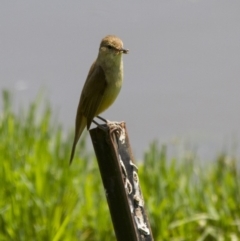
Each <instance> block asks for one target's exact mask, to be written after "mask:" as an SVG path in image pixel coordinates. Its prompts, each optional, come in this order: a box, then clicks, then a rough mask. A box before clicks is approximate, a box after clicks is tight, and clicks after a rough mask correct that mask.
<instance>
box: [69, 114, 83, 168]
mask: <svg viewBox="0 0 240 241" xmlns="http://www.w3.org/2000/svg"><path fill="white" fill-rule="evenodd" d="M78 124H79V123H76V129H75V137H74V141H73V145H72V151H71V156H70V161H69V165H71V163H72V160H73V157H74V153H75V148H76V145H77V142H78V140H79V138H80V136H81V135H82V132H83V130H84V128H85V127H86V124H87V121H86V119H85V118H82V119H81V123H80V125H78Z"/></svg>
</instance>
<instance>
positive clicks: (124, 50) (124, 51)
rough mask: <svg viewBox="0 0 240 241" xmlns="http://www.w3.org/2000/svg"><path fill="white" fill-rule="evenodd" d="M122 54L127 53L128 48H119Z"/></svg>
mask: <svg viewBox="0 0 240 241" xmlns="http://www.w3.org/2000/svg"><path fill="white" fill-rule="evenodd" d="M120 51H121V52H122V53H123V54H127V53H128V52H129V49H121V50H120Z"/></svg>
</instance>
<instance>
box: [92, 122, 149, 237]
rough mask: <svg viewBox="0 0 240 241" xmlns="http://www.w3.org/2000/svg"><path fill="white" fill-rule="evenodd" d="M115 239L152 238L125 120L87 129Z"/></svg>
mask: <svg viewBox="0 0 240 241" xmlns="http://www.w3.org/2000/svg"><path fill="white" fill-rule="evenodd" d="M90 135H91V138H92V143H93V146H94V149H95V153H96V156H97V160H98V166H99V169H100V173H101V177H102V181H103V185H104V188H105V193H106V198H107V201H108V206H109V209H110V213H111V218H112V222H113V226H114V230H115V234H116V237H117V240H118V241H153V237H152V232H151V228H150V225H149V222H148V218H147V215H146V212H145V210H144V201H143V196H142V192H141V189H140V184H139V178H138V168H137V166H136V165H135V164H134V161H133V156H132V152H131V148H130V144H129V139H128V134H127V130H126V125H125V123H124V122H121V123H119V122H117V123H112V122H110V123H107V124H104V125H99V126H98V127H97V128H94V129H91V130H90Z"/></svg>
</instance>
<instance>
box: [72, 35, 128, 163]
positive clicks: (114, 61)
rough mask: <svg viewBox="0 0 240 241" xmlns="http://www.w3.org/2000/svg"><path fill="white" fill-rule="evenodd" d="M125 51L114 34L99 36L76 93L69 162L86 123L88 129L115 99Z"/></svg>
mask: <svg viewBox="0 0 240 241" xmlns="http://www.w3.org/2000/svg"><path fill="white" fill-rule="evenodd" d="M127 53H128V50H127V49H124V48H123V42H122V40H121V39H119V38H118V37H116V36H114V35H108V36H106V37H105V38H103V39H102V41H101V44H100V47H99V53H98V57H97V59H96V60H95V61H94V62H93V64H92V66H91V68H90V70H89V73H88V76H87V79H86V81H85V84H84V86H83V90H82V93H81V96H80V101H79V104H78V109H77V116H76V123H75V137H74V141H73V146H72V152H71V157H70V164H71V163H72V160H73V157H74V152H75V147H76V144H77V142H78V140H79V138H80V136H81V134H82V132H83V130H84V128H85V127H86V126H87V129H88V130H89V128H90V125H91V123H92V120H93V118H94V117H95V116H97V115H99V114H100V113H102V112H103V111H105V110H106V109H107V108H108V107H109V106H110V105H111V104H112V103H113V102H114V101H115V99H116V98H117V96H118V93H119V91H120V89H121V87H122V81H123V62H122V54H127Z"/></svg>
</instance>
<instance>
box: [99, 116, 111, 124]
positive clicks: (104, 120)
mask: <svg viewBox="0 0 240 241" xmlns="http://www.w3.org/2000/svg"><path fill="white" fill-rule="evenodd" d="M96 117H97V118H98V119H100V120H102V121H103V122H105V123H108V122H109V121H108V120H106V119H104V118H102V117H101V116H100V115H98V116H96Z"/></svg>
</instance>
